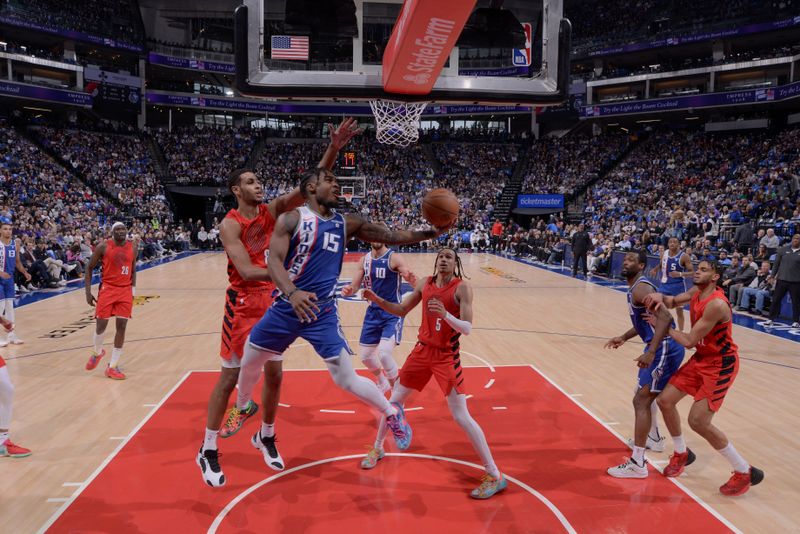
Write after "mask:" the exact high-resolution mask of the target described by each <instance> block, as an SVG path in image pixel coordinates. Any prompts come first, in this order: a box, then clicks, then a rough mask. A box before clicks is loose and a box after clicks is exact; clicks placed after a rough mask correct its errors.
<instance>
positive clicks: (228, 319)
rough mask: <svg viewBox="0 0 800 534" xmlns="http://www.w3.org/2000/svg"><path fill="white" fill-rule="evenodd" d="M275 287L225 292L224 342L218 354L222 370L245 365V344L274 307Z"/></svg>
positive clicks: (230, 289)
mask: <svg viewBox="0 0 800 534" xmlns="http://www.w3.org/2000/svg"><path fill="white" fill-rule="evenodd" d="M272 291H273V288H271V287H270V288H264V289H258V290H255V291H254V290H250V291H244V290H240V289H234V288H232V287H229V288H228V289H227V290H226V291H225V311H224V314H223V317H222V340H221V342H220V348H219V355H220V357H221V358H222V366H223V367H231V368H234V369H235V368H238V367H241V364H242V356H243V355H244V342H245V340H247V336H248V335H249V334H250V330H252V329H253V326H255V324H256V323H257V322H258V320H259V319H261V318H262V317H263V316H264V313H265V312H266V311H267V309H268V308H269V307H270V305H271V304H272V300H273V299H272Z"/></svg>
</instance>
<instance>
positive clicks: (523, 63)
mask: <svg viewBox="0 0 800 534" xmlns="http://www.w3.org/2000/svg"><path fill="white" fill-rule="evenodd" d="M522 29H523V30H524V31H525V48H515V49H514V54H513V57H512V64H513V65H514V66H515V67H530V66H531V32H532V28H531V23H530V22H523V23H522Z"/></svg>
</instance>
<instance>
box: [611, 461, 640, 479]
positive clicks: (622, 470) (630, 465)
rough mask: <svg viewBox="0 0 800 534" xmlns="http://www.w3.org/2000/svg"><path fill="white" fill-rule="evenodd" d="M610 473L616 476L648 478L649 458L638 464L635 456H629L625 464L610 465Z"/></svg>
mask: <svg viewBox="0 0 800 534" xmlns="http://www.w3.org/2000/svg"><path fill="white" fill-rule="evenodd" d="M608 474H609V475H611V476H612V477H614V478H647V460H645V461H644V465H638V464H637V463H636V462H634V461H633V458H628V461H627V462H625V463H624V464H620V465H618V466H616V467H609V468H608Z"/></svg>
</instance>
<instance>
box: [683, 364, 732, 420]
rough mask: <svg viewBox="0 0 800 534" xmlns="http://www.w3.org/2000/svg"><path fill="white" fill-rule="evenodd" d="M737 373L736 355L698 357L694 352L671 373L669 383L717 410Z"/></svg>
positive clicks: (712, 409)
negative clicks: (704, 400) (705, 401)
mask: <svg viewBox="0 0 800 534" xmlns="http://www.w3.org/2000/svg"><path fill="white" fill-rule="evenodd" d="M737 374H739V356H737V355H731V356H716V357H715V356H711V357H708V356H704V357H703V358H698V357H697V355H696V354H695V355H693V356H692V357H691V358H689V361H687V362H686V363H685V364H683V365H682V366H681V368H680V369H678V370H677V371H676V372H675V374H674V375H672V378H670V380H669V383H670V384H672V385H673V386H675V387H676V388H678V389H679V390H681V391H683V392H684V393H686V394H688V395H691V396H692V397H694V400H695V401H699V400H703V399H706V400H707V401H708V407H709V408H710V409H711V411H714V412H717V411H719V409H720V408H721V407H722V401H723V400H725V395H726V394H727V393H728V390H729V389H730V387H731V386H732V385H733V382H734V381H735V380H736V375H737Z"/></svg>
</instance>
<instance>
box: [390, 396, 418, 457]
mask: <svg viewBox="0 0 800 534" xmlns="http://www.w3.org/2000/svg"><path fill="white" fill-rule="evenodd" d="M392 405H393V406H394V407H395V408H397V415H390V416H389V417H387V418H386V424H387V425H389V430H391V431H392V436H394V442H395V443H396V444H397V448H398V449H400V450H401V451H404V450H406V449H407V448H408V447H409V446H410V445H411V435H412V432H411V425H409V424H408V421H407V420H406V414H405V412H404V411H403V407H402V406H401V405H400V404H398V403H396V402H393V403H392Z"/></svg>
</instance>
